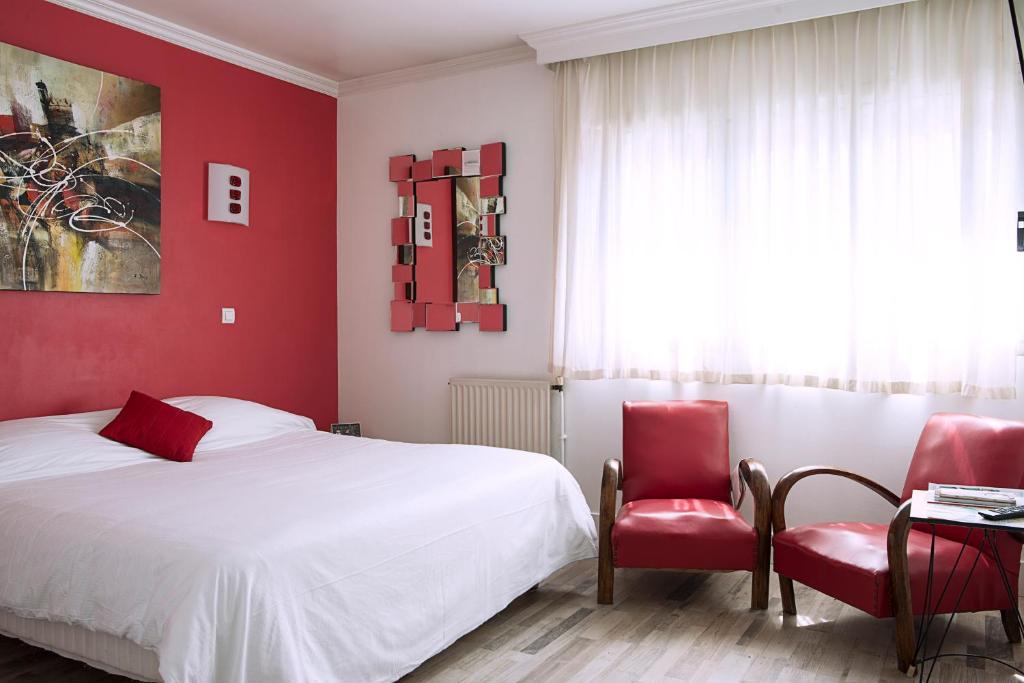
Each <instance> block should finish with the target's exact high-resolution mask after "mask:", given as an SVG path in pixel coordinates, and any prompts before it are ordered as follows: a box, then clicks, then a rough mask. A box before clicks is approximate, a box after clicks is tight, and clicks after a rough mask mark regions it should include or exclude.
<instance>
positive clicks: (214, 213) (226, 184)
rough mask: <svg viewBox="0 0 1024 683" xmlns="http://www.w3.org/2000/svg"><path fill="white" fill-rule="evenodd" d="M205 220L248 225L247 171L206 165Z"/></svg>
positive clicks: (225, 165) (221, 165)
mask: <svg viewBox="0 0 1024 683" xmlns="http://www.w3.org/2000/svg"><path fill="white" fill-rule="evenodd" d="M206 167H207V171H206V175H207V191H206V201H207V206H206V220H208V221H220V222H222V223H238V224H240V225H249V171H247V170H245V169H244V168H239V167H238V166H229V165H227V164H207V166H206Z"/></svg>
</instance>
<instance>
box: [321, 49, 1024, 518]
mask: <svg viewBox="0 0 1024 683" xmlns="http://www.w3.org/2000/svg"><path fill="white" fill-rule="evenodd" d="M552 85H553V75H552V73H551V72H550V71H548V70H547V69H545V68H542V67H537V66H534V65H531V64H519V65H513V66H506V67H501V68H498V69H493V70H491V71H486V72H476V73H472V74H465V75H461V76H457V77H453V78H449V79H444V80H437V81H429V82H425V83H418V84H411V85H402V86H398V87H395V88H392V89H389V90H384V91H377V92H371V93H366V94H362V95H356V96H351V97H346V98H344V99H343V100H342V101H341V103H340V106H339V119H340V132H339V140H340V146H341V149H340V155H339V157H340V158H339V165H340V175H339V182H340V187H341V190H340V192H341V196H340V202H339V204H340V206H339V211H340V220H339V226H340V227H339V296H338V305H339V315H338V321H339V328H340V330H339V335H338V336H339V346H340V349H339V354H340V363H339V375H340V388H339V396H340V411H341V418H342V419H344V420H360V421H362V422H363V427H364V430H365V433H366V434H368V435H370V436H377V437H383V438H389V439H398V440H407V441H446V440H447V439H448V437H449V434H448V399H447V384H446V383H447V380H448V378H449V377H454V376H459V375H464V376H490V377H522V378H526V377H544V376H545V375H546V371H547V361H548V344H549V336H550V317H551V306H552V284H551V283H552V257H553V240H554V237H553V232H554V231H553V227H552V222H553V221H552V217H553V209H552V194H553V191H552V188H553V131H552V129H553V92H552ZM495 140H503V141H505V142H507V143H508V164H507V166H508V169H507V170H508V176H507V178H506V182H505V193H506V195H507V196H508V202H509V208H508V215H507V216H506V217H505V218H504V219H503V220H502V231H503V232H504V233H505V234H506V235H508V239H509V241H508V249H509V264H508V265H507V266H504V267H503V268H499V269H498V285H499V287H500V288H501V297H502V300H503V301H504V302H506V303H508V305H509V331H508V332H507V333H505V334H481V333H479V332H478V331H477V330H476V328H475V326H472V325H467V326H466V327H465V328H464V329H463V330H462V331H461V332H455V333H438V332H430V333H428V332H425V331H418V332H414V333H412V334H393V333H391V332H389V331H388V301H389V300H390V298H391V291H392V288H391V283H390V281H389V280H390V268H391V263H392V261H393V252H392V248H391V247H390V246H389V244H390V241H389V232H388V230H389V220H390V218H391V216H392V215H393V214H394V211H395V199H394V196H395V190H394V186H393V185H392V184H391V183H389V182H387V158H388V157H389V156H391V155H394V154H401V153H407V152H415V153H416V154H418V155H421V156H422V155H427V154H429V153H430V152H431V150H433V149H438V148H442V147H448V146H458V145H464V146H474V145H478V144H481V143H486V142H491V141H495ZM1007 229H1008V230H1009V229H1011V228H1010V227H1008V228H1007ZM1019 376H1022V377H1024V367H1021V368H1020V370H1019ZM1019 392H1020V394H1021V396H1024V385H1022V386H1021V387H1020V389H1019ZM565 397H566V401H567V429H568V433H569V443H568V454H567V465H568V466H569V469H570V470H571V471H572V472H573V473H574V474H575V475H576V477H577V479H579V481H580V483H581V485H582V486H583V490H584V492H585V493H586V494H587V498H588V499H589V501H590V504H591V506H592V507H593V509H597V493H598V487H599V484H600V472H601V464H602V463H603V462H604V460H605V459H606V458H610V457H618V456H619V452H620V448H619V447H620V442H621V420H620V406H621V403H622V401H623V400H627V399H629V400H643V399H662V398H713V399H721V400H727V401H729V403H730V407H731V420H732V422H731V436H732V452H733V457H734V459H737V458H741V457H757V458H760V459H761V460H762V461H763V462H764V463H765V465H766V467H767V468H768V472H769V476H770V477H771V478H772V480H773V483H774V480H775V479H776V478H778V477H779V476H781V475H782V474H783V473H785V472H787V471H789V470H790V469H792V468H794V467H798V466H801V465H806V464H816V463H824V464H833V465H837V466H840V467H846V468H849V469H854V470H857V471H859V472H862V473H864V474H867V475H869V476H871V477H874V478H876V479H877V480H879V481H881V482H882V483H884V484H886V485H888V486H889V487H890V488H893V489H894V490H896V491H897V492H899V489H900V487H901V485H902V479H903V475H904V473H905V471H906V468H907V464H908V462H909V460H910V456H911V454H912V453H913V449H914V445H915V443H916V441H917V436H918V434H919V433H920V430H921V427H922V426H923V425H924V422H925V420H926V419H927V417H928V415H930V414H931V413H933V412H937V411H963V412H973V413H979V414H986V415H993V416H1001V417H1009V418H1018V419H1024V401H1022V400H1017V401H968V400H963V399H960V398H959V397H955V396H954V397H949V396H945V397H921V396H878V395H869V394H851V393H846V392H841V391H830V390H824V389H807V388H793V387H752V386H729V387H721V386H711V385H700V384H696V383H694V384H686V385H675V384H671V383H668V382H646V381H638V380H631V381H604V382H571V383H570V384H569V386H568V387H567V390H566V394H565ZM792 503H793V507H792V512H791V514H790V519H791V520H792V521H801V520H809V519H813V518H819V519H820V518H840V517H846V518H853V519H864V520H879V521H881V520H883V519H885V518H886V517H887V514H888V513H889V510H888V509H887V507H886V504H885V503H884V502H883V501H881V499H879V498H877V497H875V496H874V494H872V493H870V492H868V491H866V490H865V491H862V490H860V489H859V488H858V487H856V485H854V484H852V483H849V482H840V481H828V480H819V481H810V482H805V483H804V484H803V485H801V486H799V487H798V488H797V489H795V490H794V493H793V497H792Z"/></svg>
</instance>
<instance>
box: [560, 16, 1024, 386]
mask: <svg viewBox="0 0 1024 683" xmlns="http://www.w3.org/2000/svg"><path fill="white" fill-rule="evenodd" d="M558 87H559V90H560V92H559V94H560V98H561V112H560V118H561V120H560V126H561V142H560V148H559V154H558V157H559V169H558V179H559V188H558V217H557V221H558V258H557V278H556V302H555V326H554V340H553V349H552V356H553V362H552V366H553V369H554V370H555V371H556V372H557V373H559V374H562V375H564V376H566V377H570V378H601V377H645V378H654V379H675V380H680V381H689V380H701V381H706V382H743V383H784V384H795V385H805V386H821V387H831V388H839V389H847V390H854V391H881V392H891V393H920V392H929V393H953V392H956V393H962V394H964V395H968V396H988V397H1007V398H1009V397H1012V396H1013V395H1014V387H1015V352H1016V344H1017V342H1018V340H1019V339H1020V338H1021V335H1020V333H1021V324H1020V323H1021V320H1022V316H1021V311H1022V310H1024V301H1022V298H1024V286H1022V284H1024V281H1022V277H1021V274H1022V271H1024V254H1021V255H1018V254H1017V253H1016V252H1015V250H1014V243H1015V239H1014V237H1015V228H1016V215H1017V213H1016V212H1017V210H1018V209H1024V191H1022V189H1024V188H1022V184H1024V148H1022V142H1024V134H1022V121H1024V117H1022V110H1024V107H1022V100H1024V92H1022V91H1024V87H1022V84H1021V73H1020V68H1019V66H1018V64H1017V60H1016V53H1015V48H1014V45H1013V35H1012V27H1011V25H1010V20H1009V12H1008V9H1007V6H1006V3H1005V2H1002V0H918V1H917V2H912V3H909V4H906V5H896V6H891V7H886V8H882V9H878V10H871V11H865V12H858V13H853V14H847V15H842V16H837V17H832V18H827V19H820V20H815V21H806V22H800V23H796V24H789V25H785V26H778V27H774V28H766V29H760V30H756V31H749V32H743V33H737V34H732V35H726V36H720V37H715V38H708V39H703V40H696V41H689V42H685V43H677V44H673V45H664V46H659V47H655V48H648V49H643V50H637V51H632V52H625V53H619V54H613V55H605V56H601V57H594V58H589V59H581V60H575V61H571V62H566V63H563V64H560V65H559V66H558Z"/></svg>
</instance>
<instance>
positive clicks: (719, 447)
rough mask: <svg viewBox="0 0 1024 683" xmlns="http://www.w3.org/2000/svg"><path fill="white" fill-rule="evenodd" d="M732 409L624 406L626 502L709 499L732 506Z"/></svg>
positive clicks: (713, 404)
mask: <svg viewBox="0 0 1024 683" xmlns="http://www.w3.org/2000/svg"><path fill="white" fill-rule="evenodd" d="M731 491H732V489H731V485H730V479H729V404H728V403H725V402H724V401H656V402H654V401H644V402H630V401H627V402H625V403H623V404H622V500H623V501H624V502H627V503H628V502H629V501H632V500H638V499H643V498H705V499H711V500H721V501H725V502H728V501H729V500H730V495H731Z"/></svg>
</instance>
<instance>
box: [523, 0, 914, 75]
mask: <svg viewBox="0 0 1024 683" xmlns="http://www.w3.org/2000/svg"><path fill="white" fill-rule="evenodd" d="M902 2H907V0H685V1H684V2H679V3H676V4H674V5H668V6H664V7H655V8H653V9H643V10H639V11H636V12H630V13H628V14H620V15H618V16H613V17H608V18H604V19H595V20H592V21H586V22H582V23H578V24H572V25H569V26H563V27H560V28H553V29H547V30H541V31H533V32H530V33H522V34H520V36H519V37H520V38H522V39H523V40H524V41H525V42H526V43H527V44H528V45H530V47H532V48H534V49H535V50H536V51H537V61H538V63H540V64H551V63H553V62H561V61H565V60H568V59H578V58H581V57H592V56H594V55H600V54H608V53H611V52H622V51H624V50H635V49H638V48H642V47H650V46H652V45H664V44H667V43H676V42H680V41H684V40H694V39H696V38H706V37H708V36H714V35H723V34H726V33H734V32H736V31H749V30H751V29H755V28H762V27H765V26H776V25H779V24H788V23H791V22H794V21H803V20H805V19H817V18H819V17H825V16H832V15H836V14H845V13H847V12H856V11H859V10H864V9H870V8H873V7H882V6H885V5H895V4H899V3H902Z"/></svg>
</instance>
